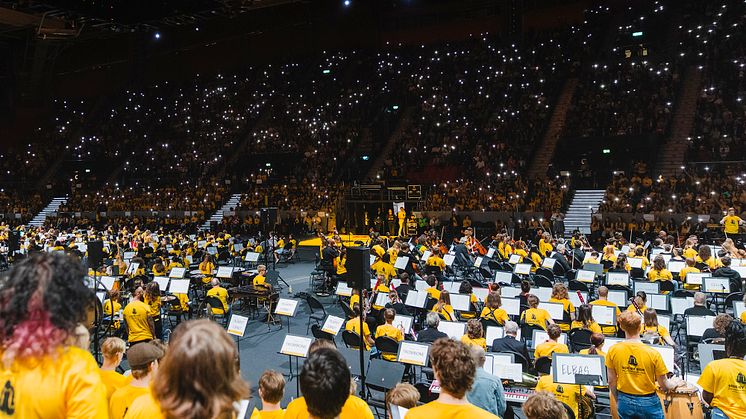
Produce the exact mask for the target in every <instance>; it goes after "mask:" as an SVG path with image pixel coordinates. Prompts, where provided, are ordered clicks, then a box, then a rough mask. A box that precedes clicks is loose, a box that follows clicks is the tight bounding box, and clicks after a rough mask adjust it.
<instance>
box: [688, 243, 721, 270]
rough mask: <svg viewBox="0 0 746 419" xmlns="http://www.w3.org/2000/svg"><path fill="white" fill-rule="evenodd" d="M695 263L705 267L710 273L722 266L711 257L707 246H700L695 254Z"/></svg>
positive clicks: (710, 251)
mask: <svg viewBox="0 0 746 419" xmlns="http://www.w3.org/2000/svg"><path fill="white" fill-rule="evenodd" d="M694 260H695V261H696V262H697V263H699V264H703V265H705V266H706V267H707V268H708V269H709V270H710V272H714V271H715V270H717V269H718V268H719V267H721V266H723V264H722V263H720V260H718V259H715V257H713V256H712V250H711V249H710V247H709V246H700V247H699V251H698V253H697V257H696V258H695V259H694Z"/></svg>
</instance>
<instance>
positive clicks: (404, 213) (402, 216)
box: [396, 206, 407, 237]
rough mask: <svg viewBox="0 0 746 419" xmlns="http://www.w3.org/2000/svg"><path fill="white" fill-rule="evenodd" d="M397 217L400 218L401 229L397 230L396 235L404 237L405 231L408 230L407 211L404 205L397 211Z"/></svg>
mask: <svg viewBox="0 0 746 419" xmlns="http://www.w3.org/2000/svg"><path fill="white" fill-rule="evenodd" d="M396 217H397V218H398V219H399V230H398V231H397V232H396V235H397V236H399V237H404V233H406V231H405V230H404V222H405V221H406V219H407V211H406V210H405V209H404V207H403V206H402V207H399V211H398V212H397V213H396Z"/></svg>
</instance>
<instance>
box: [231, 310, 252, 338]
mask: <svg viewBox="0 0 746 419" xmlns="http://www.w3.org/2000/svg"><path fill="white" fill-rule="evenodd" d="M247 324H249V318H248V317H244V316H239V315H237V314H233V315H231V320H230V322H229V323H228V334H230V335H234V336H238V337H243V335H244V333H245V332H246V325H247Z"/></svg>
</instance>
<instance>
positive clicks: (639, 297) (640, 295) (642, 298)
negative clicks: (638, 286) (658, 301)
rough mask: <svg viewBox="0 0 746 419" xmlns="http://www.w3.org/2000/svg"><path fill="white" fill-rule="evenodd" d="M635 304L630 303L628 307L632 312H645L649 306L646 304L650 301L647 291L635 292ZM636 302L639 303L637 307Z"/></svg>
mask: <svg viewBox="0 0 746 419" xmlns="http://www.w3.org/2000/svg"><path fill="white" fill-rule="evenodd" d="M633 301H634V304H630V305H629V306H628V307H627V311H629V312H631V313H638V310H639V313H638V314H640V313H644V312H645V310H646V309H647V308H648V307H647V306H646V305H645V304H647V302H648V295H647V294H646V293H645V291H637V293H636V294H635V299H634V300H633ZM635 304H637V307H635Z"/></svg>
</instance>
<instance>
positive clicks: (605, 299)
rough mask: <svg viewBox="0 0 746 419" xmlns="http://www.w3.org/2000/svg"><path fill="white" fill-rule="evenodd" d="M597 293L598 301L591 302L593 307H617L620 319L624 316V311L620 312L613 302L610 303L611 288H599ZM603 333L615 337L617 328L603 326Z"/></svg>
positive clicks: (617, 314)
mask: <svg viewBox="0 0 746 419" xmlns="http://www.w3.org/2000/svg"><path fill="white" fill-rule="evenodd" d="M596 292H597V293H598V299H596V300H594V301H591V303H590V304H591V306H594V305H597V306H604V307H616V316H617V317H619V315H620V314H622V311H621V310H619V307H618V306H617V305H616V304H614V303H613V302H611V301H609V288H607V287H606V286H603V285H602V286H600V287H598V290H597V291H596ZM591 309H592V307H591ZM601 331H602V332H603V333H604V334H605V335H613V334H616V326H603V327H602V328H601Z"/></svg>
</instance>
